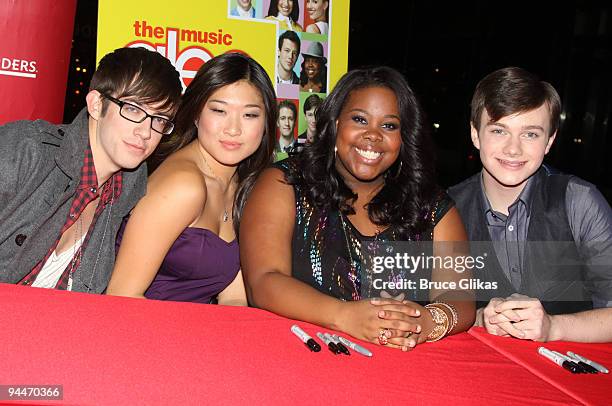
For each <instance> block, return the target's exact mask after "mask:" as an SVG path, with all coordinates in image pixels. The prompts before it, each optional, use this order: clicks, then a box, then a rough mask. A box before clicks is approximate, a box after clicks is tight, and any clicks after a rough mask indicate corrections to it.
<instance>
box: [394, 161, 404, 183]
mask: <svg viewBox="0 0 612 406" xmlns="http://www.w3.org/2000/svg"><path fill="white" fill-rule="evenodd" d="M401 173H402V161H400V163H399V166H398V167H397V172H395V175H394V176H393V179H397V178H399V176H400V174H401Z"/></svg>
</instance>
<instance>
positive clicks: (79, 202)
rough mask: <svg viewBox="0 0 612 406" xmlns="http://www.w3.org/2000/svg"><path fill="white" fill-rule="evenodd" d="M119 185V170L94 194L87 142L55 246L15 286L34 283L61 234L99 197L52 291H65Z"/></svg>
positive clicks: (94, 179)
mask: <svg viewBox="0 0 612 406" xmlns="http://www.w3.org/2000/svg"><path fill="white" fill-rule="evenodd" d="M122 185H123V172H121V171H119V172H116V173H115V174H113V175H112V176H111V177H110V178H109V179H108V180H107V181H106V182H105V183H104V186H103V187H102V193H101V194H99V193H98V175H97V174H96V167H95V165H94V160H93V153H92V151H91V145H90V144H89V142H88V143H87V149H86V150H85V157H84V158H83V166H82V167H81V180H80V182H79V184H78V186H77V188H76V191H75V195H74V199H73V201H72V204H71V206H70V211H69V212H68V217H67V218H66V221H65V223H64V226H63V227H62V230H61V232H60V234H59V236H58V237H57V239H56V241H55V243H54V244H53V246H52V247H50V248H49V250H48V251H47V254H46V255H45V257H44V258H43V260H42V261H40V262H39V263H38V264H37V265H36V266H35V267H34V269H32V271H31V272H30V273H29V274H28V275H26V277H25V278H23V279H22V280H21V281H20V282H19V284H23V285H31V284H32V283H34V281H35V280H36V278H37V277H38V274H39V273H40V271H41V269H42V268H43V266H44V264H45V263H46V262H47V260H48V259H49V257H50V256H51V254H53V251H55V249H56V248H57V244H59V241H60V239H61V238H62V235H63V234H64V233H65V232H66V230H68V229H69V228H70V227H71V226H72V225H73V224H74V223H75V222H76V221H77V220H78V218H79V217H80V216H81V214H82V213H83V210H85V208H86V207H87V205H88V204H89V203H91V202H92V201H93V200H95V199H96V198H98V196H100V202H99V203H98V206H97V208H96V211H95V213H94V216H93V219H92V221H91V225H90V226H89V229H88V230H87V234H86V235H85V239H84V240H83V243H82V244H81V247H80V248H79V249H78V251H77V252H76V253H75V256H74V258H73V260H72V261H71V262H70V264H69V265H68V267H67V268H66V269H65V270H64V272H63V273H62V275H61V276H60V278H59V280H58V282H57V284H56V286H55V288H56V289H63V290H65V289H67V288H68V282H69V279H70V277H71V275H72V273H73V272H74V271H75V270H76V269H78V268H79V266H80V265H81V257H82V255H81V253H82V252H84V251H85V249H86V247H87V244H88V242H89V239H90V237H91V231H92V230H93V229H94V226H95V224H96V222H97V220H98V218H99V217H100V214H102V211H103V210H104V209H105V207H106V206H107V205H108V204H109V203H111V202H113V201H116V200H118V199H119V196H120V195H121V188H122Z"/></svg>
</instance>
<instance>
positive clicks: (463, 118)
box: [64, 0, 612, 201]
mask: <svg viewBox="0 0 612 406" xmlns="http://www.w3.org/2000/svg"><path fill="white" fill-rule="evenodd" d="M209 1H212V0H209ZM217 1H218V0H217ZM332 1H333V0H332ZM77 4H78V5H77V14H76V21H75V31H74V39H73V49H72V56H71V67H70V70H69V72H70V73H69V78H68V90H67V93H66V109H65V114H64V121H71V120H72V118H73V117H74V116H75V115H76V113H77V112H78V111H79V110H80V109H81V108H82V107H83V106H84V105H85V101H84V97H85V94H86V90H87V87H88V85H89V80H90V78H91V74H92V73H93V71H94V69H95V53H96V49H95V46H96V29H97V27H96V25H97V1H96V0H78V3H77ZM611 9H612V7H611V5H610V4H608V3H607V2H603V1H565V2H561V1H537V0H532V1H530V2H526V1H508V2H501V1H499V2H495V1H490V0H489V1H485V0H472V1H470V0H464V1H458V2H452V3H446V2H433V1H423V0H420V1H419V0H397V1H379V2H375V1H366V0H352V1H351V14H350V28H349V29H350V35H349V69H351V68H356V67H361V66H368V65H388V66H392V67H394V68H396V69H398V70H399V71H401V72H402V73H403V74H404V75H405V77H406V78H407V79H408V82H409V83H410V84H411V85H412V86H413V88H414V89H415V90H416V92H417V93H418V95H419V96H420V98H421V101H422V102H423V105H424V107H425V110H426V112H427V113H428V116H429V120H430V122H431V124H432V127H431V129H432V134H433V136H434V140H435V143H436V146H437V152H438V161H437V167H438V178H439V182H440V184H441V185H443V186H449V185H452V184H454V183H457V182H459V181H460V180H462V179H464V178H466V177H468V176H469V175H471V174H473V173H475V172H476V171H478V170H479V169H480V161H479V159H478V154H477V151H476V150H475V149H474V148H473V147H472V144H471V141H470V138H469V103H470V99H471V95H472V92H473V90H474V87H475V86H476V83H477V82H478V81H479V80H480V79H481V78H482V77H484V76H485V75H486V74H488V73H490V72H492V71H493V70H495V69H498V68H502V67H505V66H519V67H522V68H524V69H527V70H529V71H531V72H533V73H536V74H537V75H538V76H540V77H541V78H542V79H543V80H546V81H548V82H550V83H551V84H552V85H553V86H554V87H555V88H556V89H557V91H558V92H559V94H560V95H561V99H562V101H563V106H564V110H563V115H564V117H565V119H564V120H563V121H562V124H561V128H560V131H559V133H558V135H557V139H556V141H555V145H554V146H553V148H552V149H551V151H550V153H549V154H548V155H547V157H546V160H545V162H547V163H548V164H550V165H552V166H554V167H556V168H558V169H560V170H562V171H564V172H567V173H572V174H576V175H578V176H580V177H582V178H584V179H586V180H588V181H590V182H593V183H595V184H596V185H597V186H598V187H599V189H600V190H601V191H602V192H603V193H604V195H605V196H606V198H607V199H608V201H612V165H610V161H611V160H612V157H611V156H610V155H611V149H612V141H611V136H612V131H611V125H612V123H610V119H612V63H611V62H612V48H611V43H610V40H611V36H610V31H611V24H612V21H611V18H612V14H611ZM77 68H78V69H79V70H77ZM83 68H85V72H83ZM434 123H435V124H437V128H436V127H434V126H433V124H434Z"/></svg>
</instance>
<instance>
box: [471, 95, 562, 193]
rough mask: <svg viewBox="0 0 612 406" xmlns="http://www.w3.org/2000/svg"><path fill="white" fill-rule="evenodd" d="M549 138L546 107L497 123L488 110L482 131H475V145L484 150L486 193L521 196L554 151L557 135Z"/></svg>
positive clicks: (473, 140)
mask: <svg viewBox="0 0 612 406" xmlns="http://www.w3.org/2000/svg"><path fill="white" fill-rule="evenodd" d="M549 134H550V113H549V111H548V106H547V105H545V104H544V105H542V106H540V107H538V108H537V109H535V110H530V111H527V112H523V113H517V114H513V115H510V116H506V117H502V118H501V119H500V120H498V121H495V122H492V121H491V118H490V117H489V115H488V113H487V111H486V109H485V110H484V111H483V113H482V115H481V118H480V125H479V129H476V128H474V127H473V126H472V129H471V136H472V142H473V143H474V146H475V147H476V148H478V149H479V150H480V160H481V161H482V166H483V181H484V185H485V190H487V191H492V190H500V191H501V190H504V191H508V190H514V191H515V192H516V194H517V196H518V194H519V193H520V192H521V191H522V190H523V188H524V187H525V184H526V182H527V180H528V179H529V177H531V175H533V174H534V173H535V172H536V171H537V170H538V169H539V168H540V166H541V165H542V161H543V160H544V155H546V154H547V153H548V151H549V150H550V147H551V146H552V144H553V141H554V139H555V134H552V135H549Z"/></svg>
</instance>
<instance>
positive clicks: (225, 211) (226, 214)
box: [196, 145, 229, 223]
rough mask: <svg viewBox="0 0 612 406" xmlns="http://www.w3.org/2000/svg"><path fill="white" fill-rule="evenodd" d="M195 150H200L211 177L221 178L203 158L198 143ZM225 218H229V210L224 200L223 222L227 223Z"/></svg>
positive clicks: (201, 153)
mask: <svg viewBox="0 0 612 406" xmlns="http://www.w3.org/2000/svg"><path fill="white" fill-rule="evenodd" d="M196 148H197V150H198V151H199V152H200V156H201V157H202V161H203V162H204V165H205V166H206V168H208V170H209V171H210V173H211V174H212V176H213V178H215V179H217V180H219V181H220V180H221V178H219V177H218V176H217V174H216V173H215V171H213V168H211V167H210V165H209V164H208V162H207V161H206V158H204V153H203V152H202V150H201V148H200V146H199V145H196ZM227 220H229V212H228V210H227V207H226V206H225V202H224V203H223V222H224V223H227Z"/></svg>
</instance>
